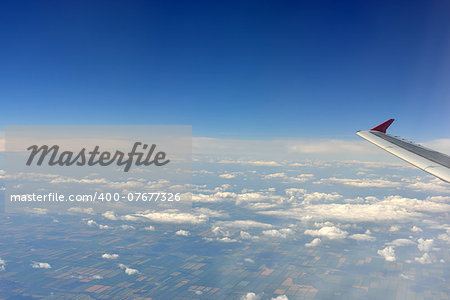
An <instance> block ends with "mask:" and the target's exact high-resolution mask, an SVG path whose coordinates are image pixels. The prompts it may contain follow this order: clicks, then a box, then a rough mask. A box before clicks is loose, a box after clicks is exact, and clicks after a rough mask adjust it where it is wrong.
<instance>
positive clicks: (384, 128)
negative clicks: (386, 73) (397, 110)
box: [370, 119, 394, 133]
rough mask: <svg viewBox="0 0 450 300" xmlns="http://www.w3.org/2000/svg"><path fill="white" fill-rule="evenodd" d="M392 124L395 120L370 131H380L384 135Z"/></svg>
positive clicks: (390, 120)
mask: <svg viewBox="0 0 450 300" xmlns="http://www.w3.org/2000/svg"><path fill="white" fill-rule="evenodd" d="M392 122H394V119H389V120H387V121H386V122H384V123H382V124H380V125H378V126H376V127H374V128H372V129H370V130H375V131H379V132H382V133H386V129H388V127H389V126H391V124H392Z"/></svg>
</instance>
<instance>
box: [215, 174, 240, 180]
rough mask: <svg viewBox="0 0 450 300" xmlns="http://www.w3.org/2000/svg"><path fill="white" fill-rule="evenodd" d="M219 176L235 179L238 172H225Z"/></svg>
mask: <svg viewBox="0 0 450 300" xmlns="http://www.w3.org/2000/svg"><path fill="white" fill-rule="evenodd" d="M219 177H220V178H225V179H233V178H234V177H236V174H234V173H225V174H220V175H219Z"/></svg>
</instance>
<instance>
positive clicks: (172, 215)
mask: <svg viewBox="0 0 450 300" xmlns="http://www.w3.org/2000/svg"><path fill="white" fill-rule="evenodd" d="M136 216H138V217H141V218H144V219H147V220H150V221H152V222H157V223H173V224H183V223H186V224H202V223H205V222H206V221H207V220H208V216H207V215H205V214H199V215H194V214H191V213H185V212H179V211H177V210H172V209H169V210H165V211H160V212H158V211H151V210H150V211H146V212H144V213H139V214H136Z"/></svg>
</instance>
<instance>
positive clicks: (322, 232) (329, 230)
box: [305, 226, 348, 240]
mask: <svg viewBox="0 0 450 300" xmlns="http://www.w3.org/2000/svg"><path fill="white" fill-rule="evenodd" d="M305 234H308V235H311V236H319V237H326V238H328V239H330V240H338V239H345V238H346V237H347V235H348V232H347V231H344V230H341V229H339V228H338V227H336V226H325V227H322V228H320V229H319V230H312V229H308V230H305Z"/></svg>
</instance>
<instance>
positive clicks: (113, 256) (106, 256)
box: [102, 253, 119, 259]
mask: <svg viewBox="0 0 450 300" xmlns="http://www.w3.org/2000/svg"><path fill="white" fill-rule="evenodd" d="M102 258H104V259H118V258H119V254H108V253H105V254H103V255H102Z"/></svg>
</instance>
